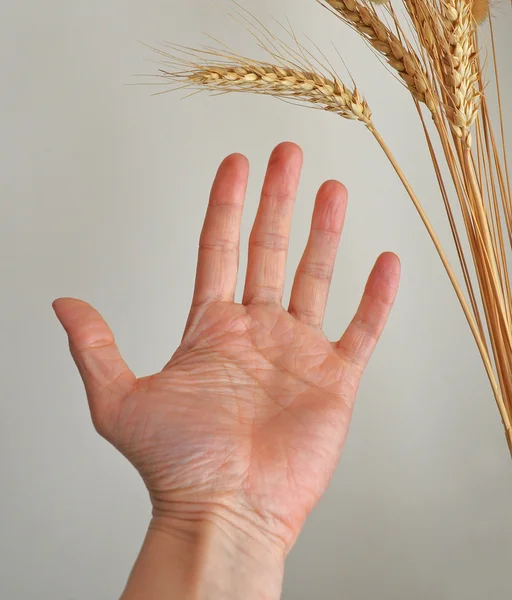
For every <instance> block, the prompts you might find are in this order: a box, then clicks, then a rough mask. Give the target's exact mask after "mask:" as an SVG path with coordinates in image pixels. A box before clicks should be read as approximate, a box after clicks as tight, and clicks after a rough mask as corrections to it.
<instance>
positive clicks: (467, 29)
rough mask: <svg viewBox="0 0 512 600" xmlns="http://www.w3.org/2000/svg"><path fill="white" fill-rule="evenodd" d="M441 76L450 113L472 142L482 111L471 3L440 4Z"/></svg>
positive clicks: (454, 127) (466, 140) (457, 130)
mask: <svg viewBox="0 0 512 600" xmlns="http://www.w3.org/2000/svg"><path fill="white" fill-rule="evenodd" d="M440 11H441V12H440V17H441V23H442V28H443V34H444V35H442V36H440V37H439V38H438V39H439V46H440V48H441V57H442V62H441V64H440V70H441V73H440V75H441V77H442V80H443V81H444V85H445V89H446V93H447V100H448V102H447V106H446V116H447V118H448V121H449V123H450V126H451V128H452V131H453V132H454V133H455V135H456V136H457V137H459V138H461V139H462V140H463V141H464V143H465V144H466V145H467V146H471V135H470V131H469V130H470V127H471V124H472V123H473V121H474V120H475V118H476V115H477V113H478V104H479V91H478V80H479V73H478V69H477V65H476V63H475V56H476V51H475V44H474V39H475V38H474V20H473V16H472V14H471V3H467V2H466V1H465V0H446V1H445V3H444V4H442V5H441V7H440Z"/></svg>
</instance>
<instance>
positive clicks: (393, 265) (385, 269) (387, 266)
mask: <svg viewBox="0 0 512 600" xmlns="http://www.w3.org/2000/svg"><path fill="white" fill-rule="evenodd" d="M375 266H376V267H378V269H379V271H380V272H381V273H382V274H383V275H386V276H387V277H388V278H396V279H399V278H400V272H401V268H402V267H401V263H400V258H399V257H398V255H397V254H395V253H394V252H383V253H382V254H381V255H380V256H379V258H378V259H377V262H376V265H375Z"/></svg>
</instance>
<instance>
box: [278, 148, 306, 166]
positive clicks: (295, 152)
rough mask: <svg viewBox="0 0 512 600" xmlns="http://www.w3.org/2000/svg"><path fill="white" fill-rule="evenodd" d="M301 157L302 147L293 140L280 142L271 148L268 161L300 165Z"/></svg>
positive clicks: (302, 156)
mask: <svg viewBox="0 0 512 600" xmlns="http://www.w3.org/2000/svg"><path fill="white" fill-rule="evenodd" d="M303 158H304V155H303V152H302V148H301V147H300V146H298V145H297V144H296V143H295V142H281V143H280V144H278V145H277V146H276V147H275V148H274V149H273V150H272V154H271V155H270V161H269V162H270V163H274V162H281V161H284V162H286V163H289V164H293V165H296V164H297V165H299V166H301V165H302V161H303Z"/></svg>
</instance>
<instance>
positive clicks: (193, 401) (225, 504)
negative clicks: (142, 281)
mask: <svg viewBox="0 0 512 600" xmlns="http://www.w3.org/2000/svg"><path fill="white" fill-rule="evenodd" d="M301 162H302V155H301V152H300V150H299V148H297V146H295V145H293V144H289V143H286V144H281V145H280V146H278V147H277V148H276V149H275V150H274V152H273V154H272V156H271V159H270V162H269V167H268V171H267V175H266V178H265V183H264V186H263V191H262V197H261V202H260V206H259V210H258V214H257V216H256V220H255V223H254V227H253V230H252V233H251V237H250V243H249V260H248V268H247V275H246V284H245V292H244V297H243V301H242V303H241V304H236V303H235V302H234V294H235V288H236V282H237V271H238V253H239V229H240V220H241V213H242V206H243V200H244V196H245V189H246V184H247V176H248V165H247V161H246V160H245V158H244V157H242V156H240V155H232V156H230V157H228V158H227V159H226V160H225V161H224V162H223V163H222V165H221V167H220V168H219V171H218V174H217V177H216V180H215V183H214V186H213V189H212V193H211V197H210V203H209V207H208V211H207V215H206V219H205V224H204V228H203V232H202V234H201V242H200V250H199V261H198V271H197V278H196V287H195V292H194V299H193V303H192V308H191V312H190V316H189V319H188V322H187V325H186V328H185V333H184V336H183V340H182V343H181V345H180V347H179V348H178V350H177V351H176V353H175V354H174V356H173V357H172V359H171V360H170V361H169V363H168V364H167V366H166V367H165V368H164V369H163V370H162V371H161V372H159V373H157V374H155V375H153V376H151V377H145V378H142V379H138V380H137V379H136V377H135V376H134V374H133V373H132V372H131V371H130V370H129V368H128V367H127V365H126V364H125V363H124V361H123V360H122V358H121V356H120V354H119V351H118V349H117V347H116V346H115V343H114V339H113V336H112V333H111V332H110V329H109V328H108V326H107V325H106V323H105V322H104V320H103V319H102V318H101V316H100V315H99V314H98V313H97V312H96V311H95V310H94V309H93V308H92V307H90V306H89V305H88V304H86V303H84V302H81V301H79V300H73V299H61V300H57V301H56V302H55V304H54V306H55V310H56V312H57V315H58V317H59V319H60V320H61V322H62V324H63V325H64V327H65V329H66V331H67V332H68V334H69V338H70V346H71V351H72V354H73V357H74V358H75V361H76V363H77V365H78V368H79V370H80V373H81V375H82V378H83V380H84V383H85V386H86V390H87V396H88V399H89V403H90V407H91V413H92V417H93V421H94V423H95V426H96V427H97V429H98V431H99V432H100V433H101V434H102V435H103V436H104V437H105V438H107V439H108V440H109V441H111V442H112V443H113V444H114V445H115V446H116V447H117V448H118V449H119V450H120V451H121V452H122V453H123V454H124V455H125V456H126V457H127V458H128V459H129V460H130V461H131V462H132V463H133V464H134V466H135V467H136V468H137V469H138V470H139V472H140V474H141V475H142V477H143V479H144V481H145V483H146V485H147V487H148V490H149V492H150V495H151V499H152V503H153V507H154V512H155V515H156V516H157V517H158V516H160V517H161V518H165V519H170V520H172V521H173V522H179V523H185V522H186V521H187V520H194V519H198V518H205V515H206V516H207V515H208V514H218V513H220V512H222V513H223V514H224V515H226V514H227V515H230V516H229V517H228V518H231V517H232V518H236V519H238V520H240V521H247V522H252V523H253V524H256V525H257V526H258V527H259V528H260V529H261V530H263V531H265V533H268V535H269V536H271V537H272V538H274V539H277V540H279V541H280V542H282V544H283V545H284V547H285V548H289V547H290V546H291V545H292V544H293V542H294V540H295V538H296V536H297V535H298V532H299V531H300V528H301V526H302V524H303V522H304V520H305V518H306V516H307V514H308V513H309V511H310V510H311V509H312V507H313V506H314V504H315V503H316V501H317V500H318V499H319V497H320V496H321V494H322V493H323V492H324V490H325V488H326V486H327V484H328V482H329V479H330V477H331V475H332V472H333V470H334V468H335V466H336V463H337V461H338V459H339V456H340V453H341V449H342V446H343V443H344V440H345V437H346V433H347V429H348V425H349V422H350V417H351V411H352V406H353V402H354V398H355V394H356V391H357V386H358V383H359V378H360V376H361V374H362V371H363V369H364V367H365V365H366V363H367V361H368V359H369V357H370V354H371V352H372V350H373V348H374V346H375V344H376V342H377V339H378V337H379V335H380V333H381V331H382V329H383V327H384V324H385V321H386V319H387V316H388V313H389V311H390V308H391V305H392V302H393V300H394V297H395V294H396V289H397V286H398V279H399V263H398V260H397V258H396V257H395V256H394V255H393V254H384V255H382V256H381V257H380V258H379V260H378V261H377V263H376V266H375V268H374V270H373V271H372V274H371V276H370V278H369V280H368V284H367V286H366V290H365V293H364V295H363V299H362V301H361V304H360V306H359V309H358V311H357V313H356V316H355V317H354V319H353V321H352V322H351V324H350V325H349V327H348V329H347V330H346V332H345V334H344V335H343V337H342V338H341V339H340V340H339V341H337V342H334V343H331V342H330V341H329V340H328V339H327V338H326V337H325V335H324V334H323V332H322V330H321V325H322V320H323V315H324V310H325V305H326V302H327V296H328V291H329V285H330V281H331V275H332V271H333V266H334V260H335V255H336V251H337V247H338V242H339V238H340V234H341V229H342V225H343V220H344V214H345V206H346V192H345V190H344V188H343V186H342V185H341V184H339V183H337V182H334V181H331V182H327V183H325V184H324V185H323V186H322V187H321V189H320V191H319V193H318V196H317V200H316V203H315V208H314V213H313V219H312V227H311V233H310V237H309V241H308V244H307V247H306V250H305V252H304V255H303V258H302V260H301V262H300V265H299V267H298V269H297V274H296V277H295V281H294V286H293V290H292V294H291V300H290V306H289V308H288V310H285V309H284V308H283V307H282V305H281V302H282V293H283V282H284V272H285V263H286V254H287V246H288V236H289V230H290V223H291V217H292V212H293V202H294V197H295V193H296V189H297V185H298V180H299V174H300V169H301Z"/></svg>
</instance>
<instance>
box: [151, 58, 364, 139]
mask: <svg viewBox="0 0 512 600" xmlns="http://www.w3.org/2000/svg"><path fill="white" fill-rule="evenodd" d="M162 76H163V77H164V78H166V79H168V80H169V81H180V82H184V83H185V84H186V85H187V86H189V87H195V88H199V89H202V88H204V89H207V88H208V89H215V90H218V91H226V92H250V93H260V94H266V95H270V96H275V97H278V98H285V99H292V100H296V101H299V102H306V103H310V104H313V105H315V106H317V107H318V108H321V109H323V110H326V111H329V112H333V113H336V114H338V115H340V116H342V117H344V118H345V119H351V120H357V121H361V122H363V123H364V124H365V125H366V126H367V127H369V128H371V127H372V121H371V111H370V108H369V106H368V104H367V103H366V100H364V98H362V97H361V96H360V94H359V92H358V91H357V89H353V90H351V89H349V88H348V87H347V86H346V85H344V84H343V83H342V82H341V81H340V80H339V79H338V78H333V79H329V78H327V77H325V76H323V75H321V74H320V73H316V72H312V71H302V70H300V69H297V68H294V67H293V66H286V67H284V66H279V65H271V64H265V63H257V62H254V63H250V62H249V63H245V62H241V63H240V64H236V63H234V64H220V65H216V64H202V63H201V64H197V65H196V66H195V68H194V67H193V68H192V69H190V70H187V71H185V72H169V71H162Z"/></svg>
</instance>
